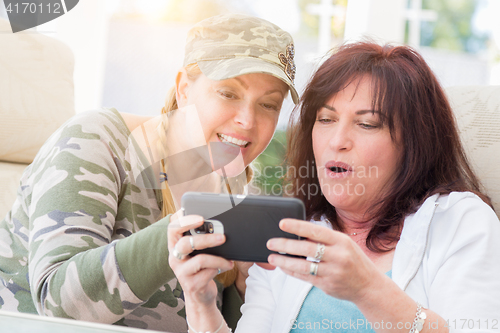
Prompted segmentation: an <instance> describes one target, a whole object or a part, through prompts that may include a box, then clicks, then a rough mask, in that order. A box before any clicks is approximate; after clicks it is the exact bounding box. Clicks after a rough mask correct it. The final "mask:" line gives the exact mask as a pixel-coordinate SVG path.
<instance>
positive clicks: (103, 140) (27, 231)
mask: <svg viewBox="0 0 500 333" xmlns="http://www.w3.org/2000/svg"><path fill="white" fill-rule="evenodd" d="M129 135H130V131H129V129H128V128H127V126H126V124H125V123H124V121H123V119H122V117H121V116H120V115H119V113H118V112H117V111H116V110H113V109H109V110H107V109H103V110H99V111H89V112H84V113H80V114H77V115H76V116H74V117H73V118H72V119H70V120H69V121H68V122H67V123H66V124H64V125H63V126H62V127H61V128H59V129H58V130H57V131H56V132H55V133H54V134H53V135H52V136H51V137H50V138H49V139H48V141H47V142H46V143H45V144H44V145H43V147H42V148H41V150H40V151H39V153H38V155H37V156H36V158H35V160H34V161H33V163H32V164H31V165H29V166H28V167H27V169H26V171H25V172H24V174H23V176H22V179H21V182H20V187H19V189H18V192H17V199H16V201H15V203H14V205H13V207H12V210H11V211H10V212H9V213H8V214H7V216H6V217H5V219H4V220H3V221H2V222H1V223H0V282H1V283H0V309H1V310H8V311H18V312H27V313H39V314H42V315H46V316H56V317H65V318H74V319H79V320H87V321H94V322H101V323H110V324H111V323H115V324H118V325H125V326H131V327H139V328H149V329H155V330H163V331H171V332H186V331H187V328H186V322H185V319H184V318H185V312H184V301H183V295H182V289H181V288H180V285H179V284H178V282H177V279H176V278H175V276H174V274H173V272H172V270H171V269H170V267H169V265H168V249H167V225H168V222H169V221H168V217H166V218H164V219H161V220H159V218H160V209H159V207H160V205H161V195H160V193H159V191H158V192H157V191H155V190H153V189H141V188H139V187H137V186H136V185H134V184H133V181H132V180H131V179H129V177H128V176H127V170H128V169H129V168H130V163H128V162H127V160H126V158H125V156H126V155H125V151H126V145H127V140H128V136H129ZM158 220H159V221H158ZM218 287H219V295H220V297H219V301H220V300H221V298H222V290H223V287H222V286H221V285H220V284H219V283H218ZM232 294H236V293H235V292H232ZM219 305H220V303H219ZM225 307H226V304H225ZM231 310H232V311H233V312H234V309H231ZM237 312H238V311H237Z"/></svg>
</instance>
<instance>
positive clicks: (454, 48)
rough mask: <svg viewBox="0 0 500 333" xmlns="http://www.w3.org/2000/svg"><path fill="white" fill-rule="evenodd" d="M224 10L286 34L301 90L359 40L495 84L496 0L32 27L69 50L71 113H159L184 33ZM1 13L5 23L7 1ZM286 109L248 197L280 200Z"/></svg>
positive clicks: (151, 4)
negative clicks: (327, 59) (401, 48)
mask: <svg viewBox="0 0 500 333" xmlns="http://www.w3.org/2000/svg"><path fill="white" fill-rule="evenodd" d="M227 12H237V13H243V14H249V15H254V16H258V17H261V18H264V19H267V20H269V21H271V22H273V23H275V24H277V25H279V26H280V27H281V28H283V29H285V30H287V31H289V32H290V33H291V34H292V36H293V38H294V41H295V50H296V56H295V62H296V65H297V75H296V86H297V88H298V89H297V90H298V91H299V93H300V92H301V91H302V90H303V88H304V86H305V84H306V83H307V81H308V79H309V78H310V76H311V73H312V72H313V71H314V70H315V69H316V68H317V67H318V65H319V64H320V63H321V60H322V57H323V56H324V54H325V53H326V52H327V51H328V50H329V49H331V48H332V47H334V46H335V45H338V44H339V43H342V42H344V41H355V40H359V39H361V38H365V37H369V38H372V39H374V40H376V41H379V42H394V43H405V44H409V45H412V46H414V47H415V48H417V49H418V50H419V51H420V53H422V54H423V56H424V58H425V59H426V60H427V62H428V63H429V65H430V66H431V68H432V69H433V70H434V71H435V73H436V75H437V76H438V78H439V80H440V81H441V83H442V84H443V86H445V87H449V86H460V85H500V22H499V19H498V16H499V14H500V0H82V1H80V2H79V3H78V5H77V6H76V7H75V8H74V9H73V10H71V11H70V12H68V13H67V14H65V15H63V16H61V17H59V18H58V19H56V20H54V21H51V22H48V23H46V24H44V25H41V26H39V27H37V28H36V30H37V32H40V33H43V34H46V35H48V36H51V37H54V38H57V39H59V40H61V41H63V42H65V43H66V44H67V45H68V46H69V47H70V48H71V49H72V50H73V53H74V55H75V62H76V66H75V74H74V80H75V103H76V111H77V112H81V111H85V110H89V109H95V108H99V107H101V106H107V107H115V108H117V109H118V110H119V111H121V112H128V113H134V114H140V115H157V114H159V113H160V110H161V107H162V105H163V103H164V99H165V95H166V92H167V90H168V89H169V88H170V87H171V86H172V85H173V84H174V80H175V75H176V73H177V70H178V69H179V68H180V67H181V66H182V60H183V57H184V41H185V38H186V34H187V31H188V30H189V28H190V27H191V26H192V25H193V24H194V23H196V22H198V21H200V20H202V19H204V18H207V17H210V16H213V15H217V14H221V13H227ZM0 17H5V18H6V17H7V16H6V12H5V7H4V4H3V2H0ZM27 33H29V32H27ZM292 108H293V103H292V102H291V100H290V99H288V100H287V101H286V102H285V104H284V105H283V109H282V113H281V115H280V122H279V125H278V130H277V132H276V134H275V137H274V139H273V141H272V142H271V144H270V145H269V147H268V148H267V150H266V151H265V152H264V153H263V154H262V155H261V156H260V157H259V158H258V159H257V160H256V162H254V167H255V170H256V177H255V182H254V184H253V187H252V192H253V193H256V194H267V195H282V187H281V185H280V184H281V180H280V178H281V176H283V174H284V172H285V166H284V165H282V164H283V154H284V152H285V145H286V136H285V129H286V125H287V122H288V119H289V115H290V112H291V110H292Z"/></svg>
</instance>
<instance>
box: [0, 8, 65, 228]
mask: <svg viewBox="0 0 500 333" xmlns="http://www.w3.org/2000/svg"><path fill="white" fill-rule="evenodd" d="M73 68H74V60H73V54H72V52H71V50H70V49H69V48H68V47H67V46H66V45H65V44H63V43H62V42H59V41H57V40H56V39H54V38H50V37H47V36H44V35H41V34H36V33H16V34H13V33H11V28H10V24H9V22H8V21H7V20H5V19H1V18H0V219H3V217H4V216H5V214H6V213H7V212H8V211H9V210H10V207H11V205H12V203H13V202H14V200H15V197H16V191H17V187H18V186H19V180H20V178H21V174H22V172H23V171H24V169H25V168H26V166H27V165H28V164H30V163H31V162H32V161H33V159H34V157H35V155H36V153H37V152H38V150H39V149H40V147H41V146H42V144H43V143H44V142H45V141H46V140H47V139H48V137H49V136H50V135H51V134H52V133H53V132H54V131H55V130H56V129H57V128H58V127H59V126H61V125H62V124H63V123H64V122H65V121H66V120H68V119H69V118H70V117H71V116H73V115H74V114H75V106H74V104H75V103H74V87H73Z"/></svg>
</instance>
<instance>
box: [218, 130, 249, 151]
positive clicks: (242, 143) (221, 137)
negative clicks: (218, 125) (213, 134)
mask: <svg viewBox="0 0 500 333" xmlns="http://www.w3.org/2000/svg"><path fill="white" fill-rule="evenodd" d="M217 137H218V138H219V140H220V141H221V142H223V143H227V144H231V145H235V146H238V147H240V148H246V147H248V145H249V144H250V142H248V141H244V140H238V139H236V138H233V137H231V136H229V135H226V134H222V133H217Z"/></svg>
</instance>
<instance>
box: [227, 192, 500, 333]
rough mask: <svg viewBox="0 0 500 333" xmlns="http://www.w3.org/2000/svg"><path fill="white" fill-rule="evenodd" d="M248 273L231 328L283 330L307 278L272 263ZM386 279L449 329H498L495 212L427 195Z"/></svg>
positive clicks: (452, 197)
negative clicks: (239, 313) (243, 296)
mask: <svg viewBox="0 0 500 333" xmlns="http://www.w3.org/2000/svg"><path fill="white" fill-rule="evenodd" d="M249 273H250V276H249V278H248V279H247V292H246V302H245V304H244V305H243V306H242V308H241V311H242V313H243V316H242V318H241V319H240V321H239V322H238V327H237V329H236V333H244V332H251V333H255V332H259V333H264V332H272V333H286V332H289V331H290V329H291V327H292V324H293V323H294V321H295V319H296V318H297V315H298V313H299V311H300V308H301V307H302V303H303V301H304V299H305V298H306V296H307V294H308V293H309V290H310V289H311V287H312V285H311V284H310V283H307V282H304V281H302V280H299V279H296V278H293V277H291V276H289V275H286V274H284V273H283V272H282V271H281V270H280V269H279V268H277V269H275V270H274V271H271V270H265V269H262V268H260V267H258V266H256V265H253V266H252V267H251V268H250V270H249ZM392 280H393V281H394V282H395V283H396V284H397V285H398V286H399V287H400V288H401V289H403V290H404V291H405V292H406V293H407V294H408V295H409V296H410V297H411V298H412V299H414V300H415V301H418V302H420V303H421V304H422V306H423V307H424V308H428V309H431V310H433V311H434V312H436V313H437V314H439V315H440V316H441V317H442V318H444V319H445V320H448V323H449V329H450V332H461V331H463V330H462V329H466V330H467V331H468V332H499V331H500V222H499V220H498V217H497V216H496V215H495V213H494V211H493V210H492V209H491V208H490V207H489V206H488V205H486V204H485V203H484V202H483V201H482V200H481V199H480V198H479V197H477V196H476V195H474V194H472V193H470V192H453V193H451V194H449V195H444V196H439V195H433V196H431V197H429V198H428V199H427V200H426V201H425V202H424V203H423V204H422V206H421V207H420V208H419V209H418V211H417V212H416V213H415V214H412V215H409V216H407V217H406V219H405V222H404V227H403V231H402V233H401V238H400V241H399V242H398V244H397V246H396V250H395V253H394V260H393V263H392ZM409 320H413V318H409ZM425 325H429V323H428V322H426V323H425ZM408 331H409V330H408Z"/></svg>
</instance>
